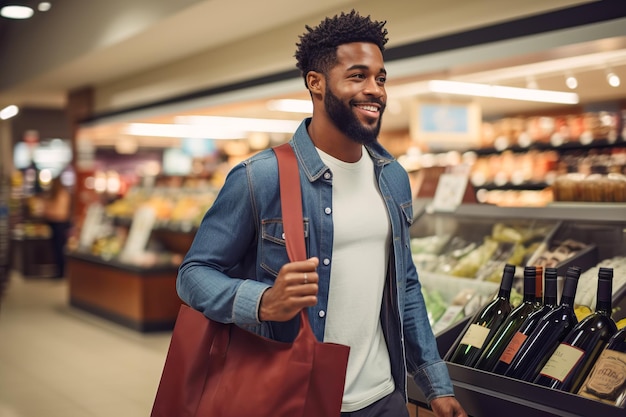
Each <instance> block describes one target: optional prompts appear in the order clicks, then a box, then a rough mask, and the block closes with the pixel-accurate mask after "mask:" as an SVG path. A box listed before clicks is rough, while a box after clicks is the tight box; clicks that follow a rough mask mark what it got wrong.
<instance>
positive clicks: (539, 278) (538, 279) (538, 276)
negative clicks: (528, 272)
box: [534, 266, 543, 310]
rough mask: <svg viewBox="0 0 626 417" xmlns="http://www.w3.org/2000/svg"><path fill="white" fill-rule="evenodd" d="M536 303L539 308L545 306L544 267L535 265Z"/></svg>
mask: <svg viewBox="0 0 626 417" xmlns="http://www.w3.org/2000/svg"><path fill="white" fill-rule="evenodd" d="M534 268H535V304H536V306H537V310H538V309H539V308H541V306H543V267H542V266H535V267H534Z"/></svg>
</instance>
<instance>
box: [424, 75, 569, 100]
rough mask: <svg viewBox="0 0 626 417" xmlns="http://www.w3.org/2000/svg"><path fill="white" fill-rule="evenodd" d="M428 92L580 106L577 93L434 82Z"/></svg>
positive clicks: (430, 84)
mask: <svg viewBox="0 0 626 417" xmlns="http://www.w3.org/2000/svg"><path fill="white" fill-rule="evenodd" d="M428 90H429V91H431V92H433V93H446V94H460V95H466V96H475V97H493V98H506V99H512V100H526V101H539V102H543V103H560V104H578V94H576V93H567V92H561V91H551V90H537V89H532V88H531V89H529V88H517V87H505V86H498V85H490V84H478V83H465V82H460V81H446V80H432V81H429V82H428Z"/></svg>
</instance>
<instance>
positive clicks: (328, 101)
mask: <svg viewBox="0 0 626 417" xmlns="http://www.w3.org/2000/svg"><path fill="white" fill-rule="evenodd" d="M371 102H374V103H376V104H379V105H380V116H379V117H378V120H377V121H376V124H375V125H373V126H368V125H366V124H364V123H363V122H361V121H360V120H359V118H358V117H357V116H356V115H355V114H354V112H353V111H352V105H351V103H352V100H351V101H350V104H347V105H346V104H344V103H343V102H342V101H341V100H340V99H339V97H337V96H336V95H334V94H333V93H332V91H330V88H329V87H328V86H326V96H325V97H324V107H325V108H326V113H328V116H329V117H330V119H331V120H332V121H333V123H334V124H335V126H337V128H338V129H339V130H340V131H341V132H342V133H343V134H344V135H346V136H347V137H349V138H350V139H352V140H353V141H354V142H356V143H359V144H361V145H369V144H372V143H375V142H376V140H377V139H378V134H379V133H380V126H381V122H382V115H383V111H384V110H385V104H384V103H383V102H382V101H380V100H378V99H373V100H371Z"/></svg>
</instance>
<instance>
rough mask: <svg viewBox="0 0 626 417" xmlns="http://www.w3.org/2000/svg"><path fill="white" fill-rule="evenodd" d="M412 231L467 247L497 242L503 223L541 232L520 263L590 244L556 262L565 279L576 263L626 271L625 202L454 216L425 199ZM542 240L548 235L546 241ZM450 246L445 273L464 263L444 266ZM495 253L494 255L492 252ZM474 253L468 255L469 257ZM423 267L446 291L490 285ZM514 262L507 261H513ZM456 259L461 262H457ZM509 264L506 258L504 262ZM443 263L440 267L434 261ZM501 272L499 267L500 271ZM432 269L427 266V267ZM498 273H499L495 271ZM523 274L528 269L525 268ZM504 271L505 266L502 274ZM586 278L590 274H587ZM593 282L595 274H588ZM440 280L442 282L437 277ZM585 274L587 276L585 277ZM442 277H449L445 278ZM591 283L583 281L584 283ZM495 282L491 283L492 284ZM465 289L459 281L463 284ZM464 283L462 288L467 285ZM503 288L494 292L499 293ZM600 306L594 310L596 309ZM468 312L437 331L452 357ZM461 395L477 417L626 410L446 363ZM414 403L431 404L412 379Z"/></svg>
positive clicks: (624, 294) (479, 210) (625, 291)
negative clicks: (566, 246) (569, 244)
mask: <svg viewBox="0 0 626 417" xmlns="http://www.w3.org/2000/svg"><path fill="white" fill-rule="evenodd" d="M419 207H421V209H419V210H417V211H418V212H419V214H418V215H417V217H416V219H415V221H414V223H413V226H412V228H411V235H412V237H414V238H418V239H423V238H426V237H429V236H435V235H437V234H439V235H450V236H451V237H449V238H448V239H449V240H451V239H452V237H458V238H462V239H464V240H466V241H468V242H474V243H475V244H476V242H478V243H480V242H483V241H484V240H485V239H490V238H493V235H494V233H493V232H494V229H496V227H495V225H496V224H500V226H498V228H497V229H498V230H500V231H502V230H503V229H502V227H503V226H502V225H504V226H505V227H512V228H513V230H517V231H520V230H521V231H522V233H523V232H524V231H526V232H528V231H529V230H531V229H535V230H539V229H542V233H541V234H537V236H535V237H534V238H533V239H534V241H532V240H529V242H531V241H532V243H531V245H530V246H532V248H533V249H532V250H529V251H527V252H526V253H525V255H524V256H523V258H522V261H521V262H520V263H519V266H524V265H526V264H531V263H533V262H537V261H538V260H539V259H540V257H541V256H542V254H543V253H546V251H548V252H549V251H550V248H554V247H559V245H560V244H561V243H562V242H565V241H568V240H570V239H571V240H576V241H577V242H580V243H581V244H583V245H584V247H582V249H580V250H578V251H576V252H575V253H573V254H571V256H569V257H567V258H564V259H560V260H555V261H554V262H555V265H556V266H557V269H558V273H559V276H562V275H563V274H564V271H565V270H566V269H567V267H568V266H569V265H578V266H580V267H581V268H582V269H583V271H593V268H596V267H597V265H598V264H600V263H602V265H605V266H606V265H609V266H612V267H614V268H615V270H616V271H623V270H624V267H625V266H626V264H625V261H626V205H625V204H620V203H613V204H611V203H600V204H594V203H555V204H551V205H549V206H546V207H528V208H520V207H496V206H489V205H480V204H467V205H461V206H459V207H458V209H457V210H456V211H454V212H450V213H440V212H433V211H431V210H429V206H428V204H427V203H424V202H421V203H420V205H419ZM540 235H542V236H540ZM474 247H475V248H476V247H477V246H476V245H475V246H474ZM445 253H446V246H445V245H442V246H441V250H440V251H439V252H438V254H437V256H439V257H438V258H436V259H437V260H438V261H439V262H440V264H438V265H437V266H436V267H437V268H438V269H439V270H442V269H444V270H445V269H446V268H448V270H449V271H452V270H453V266H454V265H457V264H458V262H459V260H458V259H454V260H453V261H452V262H451V263H450V264H448V265H443V264H441V263H445V260H446V259H448V258H446V256H442V254H443V255H445ZM493 253H494V254H495V253H496V252H495V251H494V252H493ZM466 256H467V255H466ZM416 260H417V262H416V265H417V267H418V272H419V273H420V277H421V278H422V281H423V285H424V286H429V287H431V288H437V287H438V286H440V287H447V286H448V285H449V282H450V280H460V281H461V282H467V283H468V284H470V283H471V285H475V284H476V282H486V281H484V276H482V275H480V274H478V271H479V269H477V270H476V271H474V273H473V274H472V273H467V274H465V275H466V276H457V277H453V276H452V275H450V274H447V275H446V274H441V272H436V273H434V272H430V271H428V270H422V271H420V266H422V267H424V264H422V265H420V262H423V260H422V259H421V258H419V257H417V259H416ZM508 260H510V258H508V259H507V260H506V261H508ZM455 262H456V263H455ZM502 262H505V261H504V260H502V259H501V260H500V263H499V264H498V265H500V264H501V263H502ZM435 263H436V262H435ZM498 267H499V266H498ZM423 269H427V268H423ZM496 269H497V268H496ZM518 269H519V272H520V273H521V271H523V268H518ZM501 270H502V269H501V268H500V271H501ZM583 274H584V272H583ZM584 276H586V277H591V276H592V274H591V275H590V274H587V275H584ZM437 277H440V279H437ZM581 277H583V276H581ZM441 278H443V279H441ZM581 279H584V278H581ZM625 280H626V274H621V273H616V274H615V277H614V285H613V308H614V313H613V318H614V319H615V320H616V321H617V320H620V319H622V318H624V317H625V316H626V282H625ZM487 282H488V281H487ZM581 284H583V282H580V283H579V288H580V286H581ZM459 285H460V284H459ZM461 286H462V285H461ZM496 290H497V288H495V287H494V292H495V291H496ZM590 307H592V308H593V307H594V306H590ZM469 317H470V316H469V315H466V317H465V318H462V319H460V320H458V321H457V322H456V323H454V324H452V325H450V326H449V327H447V328H445V329H443V330H442V331H440V332H438V333H436V338H437V344H438V348H439V352H440V354H441V356H442V357H446V355H447V353H448V352H449V351H450V349H451V348H452V347H453V346H455V344H456V341H457V339H458V337H459V336H460V335H461V334H462V333H463V330H464V328H465V327H466V325H467V323H468V321H469ZM447 365H448V370H449V372H450V376H451V378H452V383H453V385H454V389H455V394H456V396H457V397H458V399H459V401H460V402H461V404H462V405H463V406H464V408H465V409H466V411H467V412H468V414H469V415H470V416H472V417H492V416H496V415H506V416H507V417H522V416H523V417H527V416H533V417H544V416H545V417H547V416H559V417H564V416H567V417H574V416H603V417H613V416H616V417H617V416H624V415H625V414H626V411H625V410H624V409H623V408H618V407H614V406H610V405H607V404H603V403H600V402H597V401H594V400H590V399H587V398H584V397H581V396H578V395H576V394H571V393H567V392H562V391H558V390H554V389H550V388H545V387H542V386H539V385H535V384H532V383H527V382H523V381H518V380H515V379H512V378H508V377H504V376H500V375H496V374H492V373H490V372H485V371H481V370H477V369H474V368H470V367H466V366H463V365H458V364H455V363H449V362H448V363H447ZM408 384H409V389H408V395H409V401H410V402H411V403H414V404H416V405H418V406H421V407H425V405H426V401H425V398H424V397H423V395H422V393H421V392H420V391H419V389H418V388H417V386H416V385H415V383H414V382H413V381H412V380H411V378H409V381H408Z"/></svg>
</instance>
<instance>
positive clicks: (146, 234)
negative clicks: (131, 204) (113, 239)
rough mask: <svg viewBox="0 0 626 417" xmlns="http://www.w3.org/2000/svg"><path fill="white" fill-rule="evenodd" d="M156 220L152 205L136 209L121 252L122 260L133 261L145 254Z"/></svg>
mask: <svg viewBox="0 0 626 417" xmlns="http://www.w3.org/2000/svg"><path fill="white" fill-rule="evenodd" d="M155 221H156V212H155V211H154V209H153V208H152V207H149V206H143V207H140V208H139V209H137V210H136V211H135V215H134V216H133V222H132V224H131V225H130V230H129V232H128V238H127V239H126V243H125V244H124V249H123V250H122V253H121V254H120V259H121V260H122V261H124V262H131V261H132V260H133V259H138V258H139V257H141V255H143V254H144V251H145V249H146V245H147V244H148V239H150V234H151V233H152V227H153V226H154V222H155Z"/></svg>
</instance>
